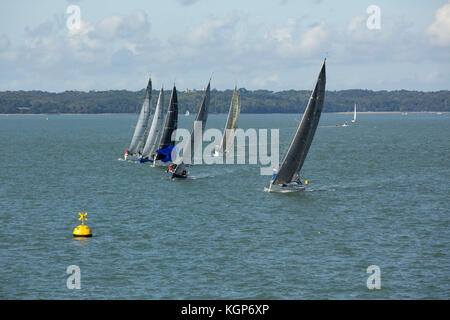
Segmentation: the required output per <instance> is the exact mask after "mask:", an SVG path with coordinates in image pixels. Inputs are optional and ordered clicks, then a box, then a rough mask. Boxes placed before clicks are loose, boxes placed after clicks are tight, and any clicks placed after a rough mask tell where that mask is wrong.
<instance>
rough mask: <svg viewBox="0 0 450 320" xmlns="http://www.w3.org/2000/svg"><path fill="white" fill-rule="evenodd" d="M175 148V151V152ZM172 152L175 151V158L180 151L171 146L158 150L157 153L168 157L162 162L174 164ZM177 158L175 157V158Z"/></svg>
mask: <svg viewBox="0 0 450 320" xmlns="http://www.w3.org/2000/svg"><path fill="white" fill-rule="evenodd" d="M174 148H175V150H173V149H174ZM172 151H175V154H174V156H175V155H176V152H177V151H178V148H176V147H175V146H174V145H170V146H168V147H167V148H164V149H158V150H156V152H157V153H159V154H161V155H164V156H166V157H165V158H162V159H161V161H162V162H168V161H171V162H173V161H174V160H175V159H172ZM174 158H175V157H174Z"/></svg>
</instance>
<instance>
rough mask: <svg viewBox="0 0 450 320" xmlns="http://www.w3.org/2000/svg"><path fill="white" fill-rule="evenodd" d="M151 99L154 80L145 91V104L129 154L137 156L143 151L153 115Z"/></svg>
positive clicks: (150, 81)
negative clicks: (151, 115) (149, 122)
mask: <svg viewBox="0 0 450 320" xmlns="http://www.w3.org/2000/svg"><path fill="white" fill-rule="evenodd" d="M151 99H152V79H151V78H150V79H149V80H148V84H147V89H146V91H145V98H144V103H143V104H142V108H141V112H140V114H139V118H138V121H137V124H136V129H134V134H133V139H132V140H131V144H130V147H129V148H128V152H129V153H130V154H136V153H138V152H140V151H142V148H143V147H144V142H145V138H146V134H147V132H148V131H147V130H148V121H149V119H150V114H151Z"/></svg>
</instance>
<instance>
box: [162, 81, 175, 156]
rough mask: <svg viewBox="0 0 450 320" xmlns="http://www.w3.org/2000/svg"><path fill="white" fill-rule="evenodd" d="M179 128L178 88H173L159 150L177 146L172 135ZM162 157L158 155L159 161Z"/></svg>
mask: <svg viewBox="0 0 450 320" xmlns="http://www.w3.org/2000/svg"><path fill="white" fill-rule="evenodd" d="M177 126H178V98H177V88H176V87H175V86H173V89H172V95H171V96H170V103H169V109H168V110H167V116H166V122H165V123H164V129H163V133H162V136H161V140H160V142H159V147H158V149H165V148H167V147H168V146H170V145H175V139H173V140H172V133H173V132H174V131H175V130H177ZM160 158H161V157H160V156H159V155H158V157H157V160H159V159H160Z"/></svg>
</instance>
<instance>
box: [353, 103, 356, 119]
mask: <svg viewBox="0 0 450 320" xmlns="http://www.w3.org/2000/svg"><path fill="white" fill-rule="evenodd" d="M352 122H356V103H355V111H354V112H353V119H352Z"/></svg>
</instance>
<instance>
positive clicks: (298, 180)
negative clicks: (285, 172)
mask: <svg viewBox="0 0 450 320" xmlns="http://www.w3.org/2000/svg"><path fill="white" fill-rule="evenodd" d="M295 182H296V183H297V184H302V182H301V181H300V175H298V174H297V176H296V177H295Z"/></svg>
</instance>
